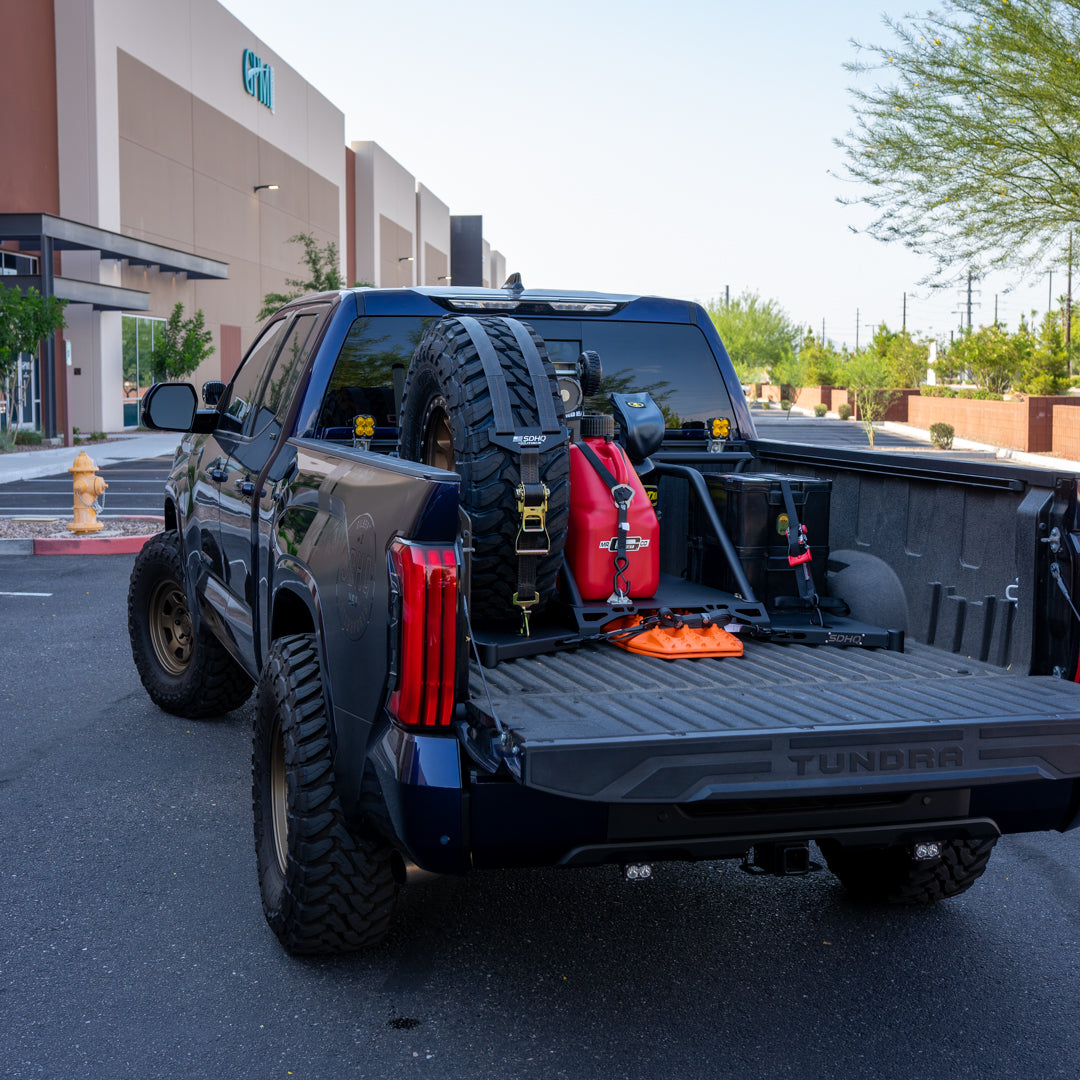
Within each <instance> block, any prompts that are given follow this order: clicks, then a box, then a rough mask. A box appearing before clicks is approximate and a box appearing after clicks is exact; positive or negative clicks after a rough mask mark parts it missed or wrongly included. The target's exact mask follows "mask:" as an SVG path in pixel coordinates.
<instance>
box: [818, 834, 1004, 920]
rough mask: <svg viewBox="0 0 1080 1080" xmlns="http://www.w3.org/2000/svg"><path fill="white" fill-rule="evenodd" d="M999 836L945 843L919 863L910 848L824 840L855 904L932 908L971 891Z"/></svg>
mask: <svg viewBox="0 0 1080 1080" xmlns="http://www.w3.org/2000/svg"><path fill="white" fill-rule="evenodd" d="M996 843H997V837H993V838H992V839H989V840H947V841H945V842H944V843H942V845H941V856H940V858H937V859H932V860H929V861H927V862H916V861H915V859H914V858H913V857H912V854H911V849H910V848H909V847H906V846H905V847H883V848H871V849H862V850H860V849H858V848H854V849H845V848H843V847H840V845H838V844H836V843H827V842H823V843H822V844H821V845H820V847H821V853H822V854H823V855H824V856H825V862H826V863H828V865H829V869H830V870H831V871H832V872H833V873H834V874H835V875H836V876H837V877H838V878H839V879H840V882H841V884H842V885H843V886H844V888H845V889H846V890H847V892H848V894H849V895H850V896H851V898H852V899H853V900H858V901H860V902H862V903H868V904H898V905H905V904H906V905H917V904H934V903H937V901H939V900H949V899H951V898H952V897H954V896H959V895H960V894H961V893H963V892H967V890H968V889H970V888H971V886H972V885H974V884H975V882H976V881H977V880H978V879H979V878H980V877H982V874H983V871H984V870H985V869H986V864H987V863H988V862H989V861H990V854H991V852H992V851H993V850H994V845H995V844H996Z"/></svg>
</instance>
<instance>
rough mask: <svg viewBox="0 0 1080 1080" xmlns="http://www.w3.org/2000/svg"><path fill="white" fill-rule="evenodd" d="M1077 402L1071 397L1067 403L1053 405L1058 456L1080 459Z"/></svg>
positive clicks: (1055, 452) (1079, 423)
mask: <svg viewBox="0 0 1080 1080" xmlns="http://www.w3.org/2000/svg"><path fill="white" fill-rule="evenodd" d="M1076 404H1077V402H1076V401H1075V400H1074V399H1070V400H1069V403H1068V404H1067V405H1059V404H1058V403H1057V402H1055V403H1054V406H1053V410H1052V412H1053V423H1054V433H1053V449H1054V454H1055V455H1056V456H1057V457H1063V458H1068V459H1069V460H1070V461H1080V412H1078V411H1077V409H1076Z"/></svg>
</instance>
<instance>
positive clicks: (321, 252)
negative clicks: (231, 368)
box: [255, 233, 360, 322]
mask: <svg viewBox="0 0 1080 1080" xmlns="http://www.w3.org/2000/svg"><path fill="white" fill-rule="evenodd" d="M289 243H290V244H301V245H302V246H303V248H304V254H303V256H302V258H301V262H302V263H303V265H304V266H306V267H307V271H308V276H307V278H306V279H305V280H301V279H300V278H286V279H285V284H286V285H288V286H289V291H288V292H284V293H277V292H270V293H267V294H266V295H265V296H264V297H263V306H262V308H260V310H259V314H258V315H256V316H255V318H256V320H257V321H258V322H262V321H263V319H268V318H270V316H271V315H273V314H274V312H275V311H277V309H278V308H280V307H282V306H284V305H285V304H287V303H288V302H289V301H290V300H295V299H296V298H297V297H300V296H307V295H308V294H309V293H320V292H333V291H334V290H335V289H343V288H345V280H344V278H342V276H341V267H340V265H339V262H338V249H337V244H335V243H334V242H333V241H332V240H328V241H327V242H326V243H325V244H324V245H323V246H322V247H319V245H318V244H317V243H316V242H315V237H313V236H312V235H311V234H310V233H297V234H296V236H290V237H289ZM357 284H360V282H357Z"/></svg>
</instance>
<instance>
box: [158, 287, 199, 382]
mask: <svg viewBox="0 0 1080 1080" xmlns="http://www.w3.org/2000/svg"><path fill="white" fill-rule="evenodd" d="M212 339H213V335H212V334H211V333H210V331H209V330H207V329H206V326H205V324H204V320H203V313H202V308H199V310H198V311H196V312H195V314H194V315H192V316H191V318H189V319H185V318H184V305H183V304H177V305H176V307H174V308H173V309H172V314H171V315H170V316H169V317H168V319H166V320H165V325H164V326H163V327H162V328H161V329H160V330H159V331H158V332H157V333H156V334H155V335H154V347H153V349H151V350H150V371H151V373H152V375H153V379H154V382H165V381H167V380H169V379H182V378H183V377H184V376H185V375H190V374H191V373H192V372H193V371H194V370H195V369H196V368H197V367H198V366H199V365H200V364H201V363H202V362H203V361H204V360H205V359H206V358H207V357H208V356H211V355H213V352H214V346H213V345H211V344H210V342H211V340H212Z"/></svg>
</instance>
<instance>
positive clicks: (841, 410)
mask: <svg viewBox="0 0 1080 1080" xmlns="http://www.w3.org/2000/svg"><path fill="white" fill-rule="evenodd" d="M836 415H837V416H839V417H840V419H841V420H850V419H851V406H850V405H849V404H848V403H847V402H846V401H845V402H844V403H843V404H842V405H837V407H836Z"/></svg>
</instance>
